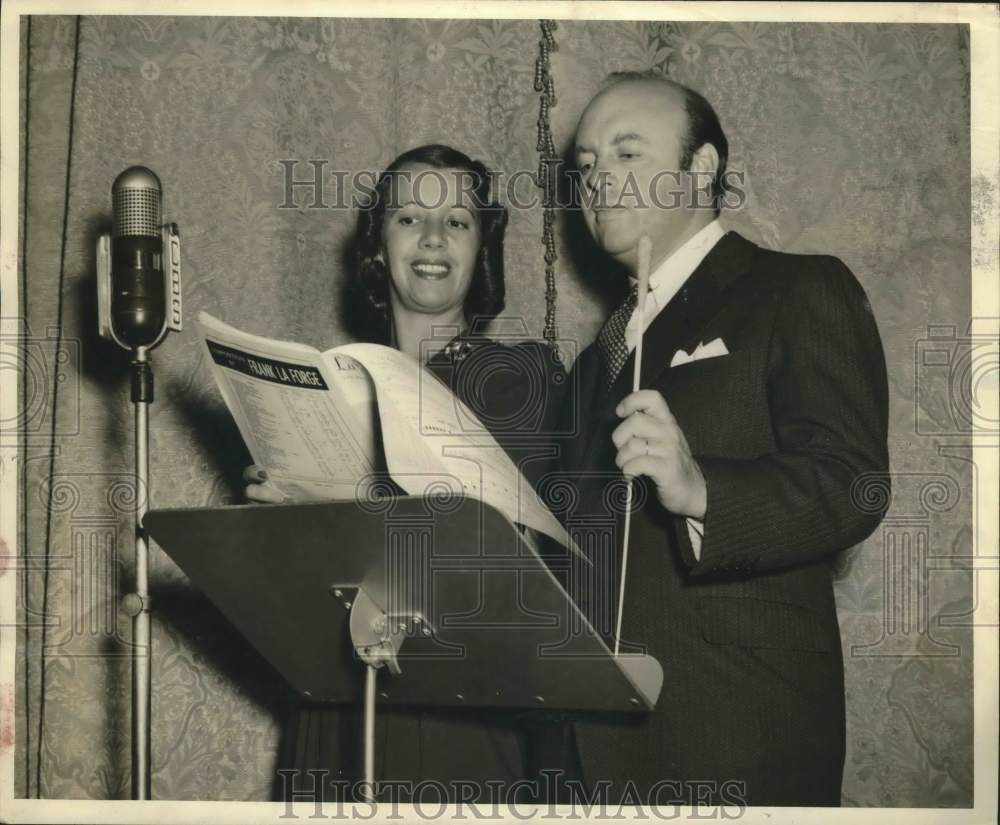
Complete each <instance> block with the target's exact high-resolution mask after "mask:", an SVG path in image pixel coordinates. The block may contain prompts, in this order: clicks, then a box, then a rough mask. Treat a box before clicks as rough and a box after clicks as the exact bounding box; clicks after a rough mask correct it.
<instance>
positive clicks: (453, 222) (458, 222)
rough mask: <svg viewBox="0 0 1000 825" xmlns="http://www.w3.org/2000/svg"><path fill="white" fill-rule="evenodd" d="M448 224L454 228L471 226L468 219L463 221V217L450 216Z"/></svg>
mask: <svg viewBox="0 0 1000 825" xmlns="http://www.w3.org/2000/svg"><path fill="white" fill-rule="evenodd" d="M448 225H449V226H451V227H452V228H453V229H468V228H469V224H468V223H467V222H466V221H463V220H462V219H461V218H449V219H448Z"/></svg>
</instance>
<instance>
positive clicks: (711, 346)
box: [670, 338, 729, 367]
mask: <svg viewBox="0 0 1000 825" xmlns="http://www.w3.org/2000/svg"><path fill="white" fill-rule="evenodd" d="M720 355H729V350H728V349H727V348H726V342H725V341H723V340H722V339H721V338H716V339H715V340H714V341H709V342H708V343H707V344H704V343H702V344H698V346H696V347H695V348H694V352H692V353H691V354H690V355H688V353H687V352H685V351H684V350H682V349H679V350H677V352H675V353H674V357H673V358H671V359H670V366H671V367H678V366H680V365H681V364H688V363H690V362H691V361H700V360H701V359H702V358H718V357H719V356H720Z"/></svg>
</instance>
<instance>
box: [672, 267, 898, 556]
mask: <svg viewBox="0 0 1000 825" xmlns="http://www.w3.org/2000/svg"><path fill="white" fill-rule="evenodd" d="M798 260H799V261H802V262H803V264H806V262H808V265H804V266H802V268H801V269H800V270H799V271H794V272H789V273H787V276H786V277H787V278H788V284H787V287H786V288H785V292H784V296H783V299H782V302H781V304H780V306H779V308H778V311H777V314H776V316H775V322H774V329H773V332H772V338H771V343H770V349H769V353H768V368H767V375H768V378H767V382H768V383H767V398H768V404H769V407H770V414H771V420H772V424H773V430H774V441H775V445H776V450H775V452H773V453H772V454H769V455H764V456H761V457H759V458H756V459H752V460H737V459H727V458H723V457H712V456H695V458H696V459H697V460H698V463H699V465H700V466H701V469H702V472H703V474H704V476H705V482H706V486H707V490H708V506H707V509H706V514H705V520H704V523H705V535H704V539H703V542H702V547H701V556H700V560H696V559H695V557H694V552H693V549H692V547H691V542H690V539H689V538H688V534H687V526H686V523H685V520H684V519H676V520H675V526H676V528H677V529H676V530H675V532H676V535H677V541H678V545H679V547H680V552H681V557H682V559H683V560H684V562H685V564H686V565H687V567H688V569H689V573H690V574H691V575H701V574H720V573H742V574H748V573H752V572H754V571H761V572H763V571H768V570H776V569H781V568H785V567H789V566H793V565H797V564H801V563H808V562H811V561H815V560H817V559H819V558H822V557H824V556H828V555H830V554H832V553H835V552H837V551H838V550H842V549H844V548H846V547H849V546H851V545H853V544H857V543H858V542H860V541H862V540H864V539H865V538H866V537H867V536H869V535H870V534H871V532H872V531H873V530H874V529H875V527H876V526H877V525H878V523H879V520H880V519H881V516H882V511H883V509H884V506H885V504H887V500H888V495H883V496H881V499H882V500H878V499H879V496H875V498H876V500H875V501H874V502H873V501H872V500H871V497H870V492H871V490H870V488H869V489H868V490H867V491H866V489H865V485H866V482H867V483H871V481H872V479H877V483H878V484H882V485H885V484H886V483H887V481H886V476H885V475H884V473H885V471H886V470H887V468H888V452H887V447H886V433H887V427H888V421H887V419H888V389H887V381H886V370H885V358H884V355H883V352H882V345H881V342H880V340H879V335H878V331H877V329H876V326H875V321H874V318H873V317H872V312H871V307H870V305H869V303H868V300H867V298H866V297H865V294H864V292H863V290H862V288H861V286H860V284H858V282H857V281H856V280H855V278H854V276H853V275H852V274H851V272H850V271H849V270H848V269H847V267H846V266H844V264H843V263H841V262H840V261H839V260H837V259H835V258H812V259H802V258H799V259H798ZM884 492H885V491H884V490H883V493H884Z"/></svg>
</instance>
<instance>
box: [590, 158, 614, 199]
mask: <svg viewBox="0 0 1000 825" xmlns="http://www.w3.org/2000/svg"><path fill="white" fill-rule="evenodd" d="M585 183H586V185H587V194H588V195H589V196H590V197H591V198H600V199H604V200H606V199H607V198H609V197H610V195H611V192H612V191H613V187H614V184H615V175H614V174H613V173H612V171H611V170H610V169H609V168H608V167H607V166H604V165H603V164H597V163H595V164H594V168H593V169H591V170H590V172H588V173H587V177H586V179H585Z"/></svg>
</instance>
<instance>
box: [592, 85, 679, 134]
mask: <svg viewBox="0 0 1000 825" xmlns="http://www.w3.org/2000/svg"><path fill="white" fill-rule="evenodd" d="M628 85H636V86H645V87H647V88H655V87H659V89H658V90H659V91H667V90H669V91H670V92H671V93H673V95H674V97H673V99H671V100H669V101H667V95H666V94H664V95H662V98H663V99H664V100H665V101H667V102H669V103H671V104H672V105H674V106H675V108H677V109H679V110H680V111H681V112H682V113H683V114H684V135H686V134H687V133H688V132H689V131H690V129H691V115H690V113H689V112H688V106H687V101H688V95H687V90H686V88H685V87H684V86H682V85H681V84H680V83H677V82H676V81H674V80H671V79H670V78H669V77H663V76H661V75H656V76H653V77H623V78H620V79H616V80H611V81H610V82H608V83H607V85H605V86H604V87H603V88H601V89H600V90H599V91H598V92H597V94H595V95H594V96H593V97H592V98H591V99H590V101H589V102H588V103H587V105H586V107H584V110H583V112H582V113H581V115H580V121H579V122H578V123H577V135H578V134H579V128H580V127H579V124H580V123H582V122H583V118H584V117H586V115H587V112H588V110H589V109H590V107H591V106H593V105H594V104H595V103H596V102H597V101H598V100H600V99H601V98H603V97H605V96H606V95H608V94H610V93H611V92H613V91H614V90H615V89H620V88H621V87H623V86H628ZM682 139H683V135H682ZM573 142H574V147H578V144H577V143H576V136H574V141H573Z"/></svg>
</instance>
